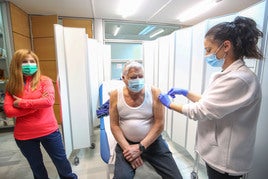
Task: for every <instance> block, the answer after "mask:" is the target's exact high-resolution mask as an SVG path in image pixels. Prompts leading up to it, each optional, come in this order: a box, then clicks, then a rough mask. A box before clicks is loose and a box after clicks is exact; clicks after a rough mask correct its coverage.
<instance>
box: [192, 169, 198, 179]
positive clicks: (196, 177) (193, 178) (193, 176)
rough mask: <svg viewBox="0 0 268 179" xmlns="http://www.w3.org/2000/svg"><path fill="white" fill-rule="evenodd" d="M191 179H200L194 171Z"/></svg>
mask: <svg viewBox="0 0 268 179" xmlns="http://www.w3.org/2000/svg"><path fill="white" fill-rule="evenodd" d="M191 179H198V175H197V173H196V172H194V171H192V173H191Z"/></svg>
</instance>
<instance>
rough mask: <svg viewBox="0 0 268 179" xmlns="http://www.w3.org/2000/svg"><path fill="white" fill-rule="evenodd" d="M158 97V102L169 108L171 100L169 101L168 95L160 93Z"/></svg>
mask: <svg viewBox="0 0 268 179" xmlns="http://www.w3.org/2000/svg"><path fill="white" fill-rule="evenodd" d="M158 99H159V100H160V102H161V103H162V104H163V105H164V106H166V107H168V108H170V104H171V101H170V99H169V96H168V95H167V94H160V95H159V96H158Z"/></svg>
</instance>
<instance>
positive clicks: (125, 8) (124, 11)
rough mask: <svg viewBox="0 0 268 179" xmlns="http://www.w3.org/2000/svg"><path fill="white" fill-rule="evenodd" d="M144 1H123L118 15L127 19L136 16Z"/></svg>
mask: <svg viewBox="0 0 268 179" xmlns="http://www.w3.org/2000/svg"><path fill="white" fill-rule="evenodd" d="M142 1H143V0H121V1H120V4H119V10H118V14H119V15H121V16H122V17H123V18H126V17H128V16H130V15H132V14H134V13H135V12H136V11H137V10H138V8H139V6H140V4H141V3H142Z"/></svg>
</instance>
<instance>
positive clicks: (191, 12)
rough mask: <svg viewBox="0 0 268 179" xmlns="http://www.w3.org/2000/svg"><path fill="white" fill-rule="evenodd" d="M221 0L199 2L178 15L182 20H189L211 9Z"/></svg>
mask: <svg viewBox="0 0 268 179" xmlns="http://www.w3.org/2000/svg"><path fill="white" fill-rule="evenodd" d="M220 1H221V0H204V1H201V2H200V3H197V4H196V5H194V6H193V7H191V8H190V9H188V10H186V11H185V12H183V13H182V14H180V16H179V17H178V19H179V21H180V22H185V21H187V20H190V19H193V18H195V17H197V16H199V15H200V14H203V13H205V12H207V11H208V10H210V9H211V8H212V7H214V6H215V5H216V4H217V3H218V2H220Z"/></svg>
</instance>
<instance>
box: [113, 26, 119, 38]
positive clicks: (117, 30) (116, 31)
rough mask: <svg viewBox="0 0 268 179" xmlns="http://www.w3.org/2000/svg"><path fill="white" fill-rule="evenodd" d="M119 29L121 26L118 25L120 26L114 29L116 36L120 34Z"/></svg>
mask: <svg viewBox="0 0 268 179" xmlns="http://www.w3.org/2000/svg"><path fill="white" fill-rule="evenodd" d="M119 30H120V26H119V25H118V26H116V28H115V30H114V36H116V35H117V34H118V32H119Z"/></svg>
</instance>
